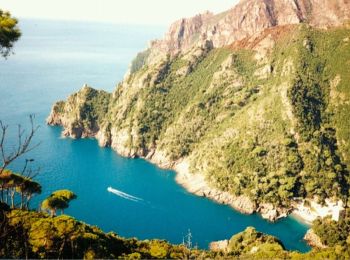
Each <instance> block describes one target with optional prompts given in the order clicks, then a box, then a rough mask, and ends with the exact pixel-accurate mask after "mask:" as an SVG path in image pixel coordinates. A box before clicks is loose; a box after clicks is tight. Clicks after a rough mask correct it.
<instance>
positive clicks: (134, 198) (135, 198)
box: [107, 187, 143, 202]
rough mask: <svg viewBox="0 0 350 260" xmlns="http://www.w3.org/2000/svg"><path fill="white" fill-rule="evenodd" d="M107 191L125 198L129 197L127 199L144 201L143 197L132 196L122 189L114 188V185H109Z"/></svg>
mask: <svg viewBox="0 0 350 260" xmlns="http://www.w3.org/2000/svg"><path fill="white" fill-rule="evenodd" d="M107 191H109V192H111V193H113V194H115V195H117V196H119V197H121V198H123V199H127V200H132V201H135V202H139V201H143V199H141V198H138V197H135V196H132V195H130V194H127V193H125V192H122V191H120V190H117V189H113V188H112V187H108V188H107Z"/></svg>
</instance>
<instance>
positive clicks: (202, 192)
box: [47, 111, 344, 226]
mask: <svg viewBox="0 0 350 260" xmlns="http://www.w3.org/2000/svg"><path fill="white" fill-rule="evenodd" d="M52 112H53V111H52ZM56 116H57V114H56V115H55V113H54V112H53V113H51V114H50V116H49V118H51V120H47V123H48V124H49V125H60V126H61V127H62V129H63V131H62V136H64V137H70V138H73V139H74V138H76V136H75V135H74V134H73V133H71V132H70V131H68V132H67V131H66V127H64V125H63V124H62V120H60V117H59V116H57V117H56ZM49 118H48V119H49ZM52 119H53V120H52ZM57 119H59V120H57ZM72 130H73V129H72ZM82 130H83V132H85V131H84V129H82ZM72 132H74V131H72ZM81 137H82V138H86V137H89V138H95V139H96V140H97V141H98V144H99V146H101V147H107V146H110V147H111V148H112V149H113V150H114V151H115V152H116V153H117V154H119V155H120V156H123V157H126V158H135V157H139V158H142V159H144V160H146V161H148V162H150V163H152V164H154V165H156V166H157V167H159V168H161V169H169V170H174V171H175V181H176V183H177V184H179V185H181V186H182V187H183V188H184V189H185V190H187V191H188V192H189V193H192V194H194V195H197V196H200V197H205V198H208V199H211V200H213V201H215V202H216V203H219V204H223V205H228V206H230V207H231V208H233V209H234V210H236V211H238V212H240V213H241V214H248V215H250V214H254V213H258V214H260V215H261V217H262V218H263V219H265V220H268V221H271V222H275V221H277V220H279V219H281V218H284V217H287V216H291V217H292V218H294V219H295V220H297V221H299V222H301V223H302V224H305V225H307V226H311V224H312V222H313V221H314V220H315V219H316V218H317V217H322V218H323V217H325V216H328V215H330V216H331V217H332V219H333V220H336V221H337V220H338V219H339V216H340V213H341V211H342V210H343V209H344V208H343V204H342V202H341V201H337V202H332V201H330V200H329V199H326V206H323V205H320V204H318V203H317V202H316V201H315V200H310V199H298V198H294V199H293V200H292V206H291V207H290V208H276V207H274V206H273V205H272V204H270V203H261V204H259V205H257V204H256V203H254V202H252V201H251V200H250V199H249V198H248V197H247V196H244V195H240V196H234V195H232V194H230V193H228V192H225V191H221V190H219V189H217V188H213V187H211V186H210V185H209V184H208V183H207V181H206V180H205V177H204V175H202V174H200V173H191V172H190V170H189V162H188V159H187V158H183V159H180V160H178V161H169V159H168V158H167V157H166V155H165V153H164V152H162V151H159V150H157V149H151V150H148V151H147V152H145V151H131V150H130V149H128V148H126V147H125V146H124V144H122V143H120V142H115V143H114V142H113V140H110V142H109V141H108V140H106V136H105V134H104V132H103V130H102V129H99V131H97V132H88V133H87V134H86V133H85V135H82V136H81ZM115 137H116V136H115ZM113 144H114V145H113ZM305 202H308V204H309V205H310V206H305Z"/></svg>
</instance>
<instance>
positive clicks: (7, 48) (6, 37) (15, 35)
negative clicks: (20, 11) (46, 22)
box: [0, 9, 21, 58]
mask: <svg viewBox="0 0 350 260" xmlns="http://www.w3.org/2000/svg"><path fill="white" fill-rule="evenodd" d="M17 23H18V21H17V19H15V18H13V17H11V15H10V13H9V12H4V11H2V10H1V9H0V55H1V56H3V57H5V58H6V57H7V56H9V55H10V53H11V50H12V47H13V44H14V43H15V42H16V41H17V40H18V39H19V37H20V36H21V31H20V30H19V28H18V27H17Z"/></svg>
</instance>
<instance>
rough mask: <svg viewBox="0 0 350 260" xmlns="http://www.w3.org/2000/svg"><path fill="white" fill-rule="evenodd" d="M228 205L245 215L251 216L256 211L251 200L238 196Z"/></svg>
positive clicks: (254, 204)
mask: <svg viewBox="0 0 350 260" xmlns="http://www.w3.org/2000/svg"><path fill="white" fill-rule="evenodd" d="M230 205H231V206H232V207H233V208H234V209H236V210H238V211H240V212H242V213H245V214H253V213H254V212H255V211H256V209H257V206H256V203H254V202H253V201H252V200H251V199H249V198H248V197H246V196H243V195H242V196H238V197H236V198H235V199H234V200H233V201H231V203H230Z"/></svg>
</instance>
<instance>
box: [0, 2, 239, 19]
mask: <svg viewBox="0 0 350 260" xmlns="http://www.w3.org/2000/svg"><path fill="white" fill-rule="evenodd" d="M237 2H238V0H171V1H170V0H126V1H122V0H0V8H1V9H5V10H7V11H10V12H11V13H12V14H13V15H14V16H15V17H18V18H41V19H64V20H82V21H101V22H115V23H133V24H160V25H168V24H170V23H171V22H173V21H174V20H177V19H179V18H182V17H190V16H193V15H195V14H197V13H200V12H204V11H206V10H210V11H213V12H215V13H218V12H221V11H225V10H227V9H229V8H231V7H233V6H234V5H235V4H236V3H237Z"/></svg>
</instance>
